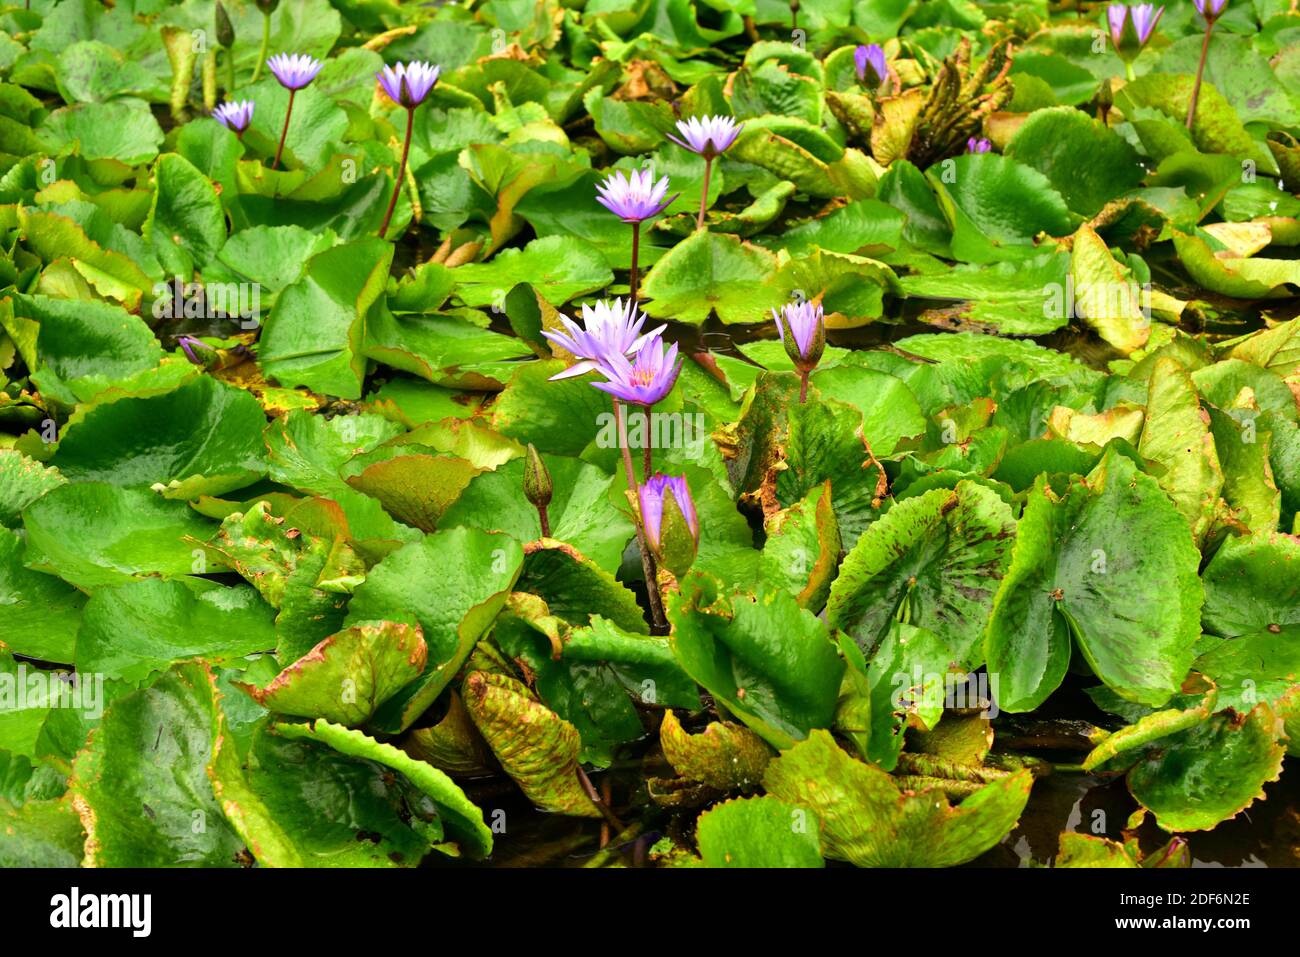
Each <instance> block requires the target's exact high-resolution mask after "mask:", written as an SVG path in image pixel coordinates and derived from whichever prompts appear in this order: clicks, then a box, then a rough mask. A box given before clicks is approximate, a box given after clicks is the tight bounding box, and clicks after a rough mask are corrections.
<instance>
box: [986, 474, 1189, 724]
mask: <svg viewBox="0 0 1300 957" xmlns="http://www.w3.org/2000/svg"><path fill="white" fill-rule="evenodd" d="M1199 563H1200V554H1199V552H1198V551H1197V549H1196V546H1195V545H1194V544H1193V543H1192V539H1191V536H1190V535H1188V533H1187V527H1186V523H1185V522H1184V521H1183V520H1182V518H1181V517H1180V516H1179V515H1178V513H1177V511H1176V510H1175V507H1174V506H1173V504H1172V503H1171V502H1170V501H1169V500H1168V499H1167V498H1166V497H1165V495H1164V493H1163V492H1161V491H1160V489H1159V487H1158V486H1157V484H1156V482H1155V480H1154V479H1152V478H1150V477H1149V476H1146V475H1143V474H1142V473H1141V472H1139V471H1138V470H1137V468H1136V466H1134V465H1133V463H1132V461H1131V460H1129V459H1128V458H1126V457H1125V456H1123V455H1122V454H1120V453H1118V452H1117V451H1115V450H1114V449H1112V450H1110V451H1108V452H1107V453H1106V455H1105V457H1104V458H1103V459H1102V460H1101V462H1100V463H1099V464H1098V465H1097V467H1096V468H1095V469H1094V470H1093V472H1092V473H1091V474H1090V475H1089V476H1088V477H1087V478H1086V479H1083V480H1081V481H1076V480H1071V481H1070V483H1069V485H1068V486H1067V487H1066V488H1065V489H1064V490H1057V489H1055V488H1054V487H1053V486H1052V485H1050V484H1049V483H1048V482H1047V480H1046V479H1043V478H1040V479H1039V480H1038V482H1037V483H1036V484H1035V486H1034V489H1033V491H1032V492H1031V493H1030V495H1029V501H1028V504H1027V505H1026V506H1025V512H1024V515H1023V516H1022V517H1021V519H1020V526H1019V529H1018V533H1017V536H1016V543H1015V547H1014V549H1013V550H1012V553H1011V568H1010V569H1009V570H1008V572H1007V575H1006V577H1005V578H1004V579H1003V580H1002V585H1001V588H1000V589H999V590H998V594H997V597H996V598H995V599H994V604H993V614H992V617H991V619H990V620H989V626H988V634H987V637H986V640H985V653H986V655H987V658H988V665H989V672H990V673H991V674H997V675H998V676H999V682H1000V687H999V689H998V704H999V705H1000V706H1001V708H1002V709H1003V710H1005V711H1029V710H1032V709H1033V708H1035V707H1037V706H1038V705H1039V704H1041V703H1042V702H1043V701H1044V700H1045V699H1046V698H1047V696H1048V695H1050V694H1051V693H1052V691H1054V690H1055V689H1056V687H1057V685H1059V684H1060V682H1061V680H1062V678H1063V677H1064V676H1065V671H1066V668H1067V666H1068V665H1069V662H1070V651H1071V646H1072V645H1073V646H1077V647H1078V649H1079V650H1080V651H1081V652H1082V653H1083V656H1084V659H1085V660H1086V661H1087V662H1088V664H1089V666H1091V668H1092V670H1093V671H1094V672H1095V673H1096V675H1097V676H1098V677H1099V678H1101V680H1102V681H1103V682H1105V683H1106V685H1107V686H1108V687H1109V688H1111V689H1112V690H1113V691H1115V692H1116V693H1117V694H1118V695H1120V696H1121V697H1122V698H1124V699H1126V700H1129V701H1136V702H1139V703H1141V704H1146V705H1149V706H1151V707H1159V706H1160V705H1162V704H1164V703H1165V702H1166V701H1168V700H1169V698H1170V697H1172V696H1173V695H1174V694H1175V693H1176V692H1177V690H1178V688H1179V686H1180V684H1181V683H1182V680H1183V677H1184V676H1185V675H1186V674H1187V668H1188V666H1189V665H1190V664H1191V658H1192V651H1191V649H1192V645H1193V644H1194V643H1195V642H1196V639H1197V638H1198V637H1199V635H1200V609H1201V601H1202V592H1201V584H1200V580H1199V579H1198V578H1197V575H1196V570H1197V567H1198V565H1199Z"/></svg>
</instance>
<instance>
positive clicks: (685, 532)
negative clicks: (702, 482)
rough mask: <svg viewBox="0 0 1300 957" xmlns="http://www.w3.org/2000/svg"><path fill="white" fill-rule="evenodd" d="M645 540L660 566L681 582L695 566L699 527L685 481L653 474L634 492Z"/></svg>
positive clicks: (675, 477)
mask: <svg viewBox="0 0 1300 957" xmlns="http://www.w3.org/2000/svg"><path fill="white" fill-rule="evenodd" d="M637 495H638V498H639V500H640V505H641V521H642V524H643V525H644V527H645V535H646V540H647V542H648V543H649V545H650V549H651V551H653V552H654V554H655V558H656V559H657V560H658V562H659V565H660V566H661V567H663V568H666V569H667V570H668V571H670V572H672V573H673V575H674V576H676V577H677V578H681V577H682V576H683V575H685V574H686V573H687V572H688V571H689V570H690V567H691V565H692V564H694V562H695V553H696V550H697V549H698V548H699V544H700V523H699V519H698V518H697V517H696V514H695V503H694V502H693V501H692V500H691V490H690V488H689V486H687V484H686V478H685V477H684V476H681V475H677V476H668V475H662V474H655V475H653V476H651V477H650V480H649V481H648V482H646V483H645V484H644V485H642V486H641V487H640V488H639V489H637Z"/></svg>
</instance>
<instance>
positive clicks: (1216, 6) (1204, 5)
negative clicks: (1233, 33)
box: [1193, 0, 1228, 23]
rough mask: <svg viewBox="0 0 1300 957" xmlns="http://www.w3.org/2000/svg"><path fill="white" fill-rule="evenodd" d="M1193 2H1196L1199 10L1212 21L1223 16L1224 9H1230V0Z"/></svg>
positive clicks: (1194, 0)
mask: <svg viewBox="0 0 1300 957" xmlns="http://www.w3.org/2000/svg"><path fill="white" fill-rule="evenodd" d="M1193 2H1194V3H1195V4H1196V10H1197V12H1198V13H1200V15H1201V16H1203V17H1205V19H1206V20H1208V21H1210V22H1211V23H1213V22H1214V21H1215V20H1217V19H1219V17H1221V16H1223V11H1224V10H1226V9H1228V0H1193Z"/></svg>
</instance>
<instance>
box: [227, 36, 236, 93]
mask: <svg viewBox="0 0 1300 957" xmlns="http://www.w3.org/2000/svg"><path fill="white" fill-rule="evenodd" d="M226 92H227V93H228V94H230V95H231V96H234V94H235V48H234V47H231V48H230V49H229V50H227V51H226Z"/></svg>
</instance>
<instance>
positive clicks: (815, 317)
mask: <svg viewBox="0 0 1300 957" xmlns="http://www.w3.org/2000/svg"><path fill="white" fill-rule="evenodd" d="M772 318H774V319H775V320H776V331H777V335H779V336H780V337H781V343H782V345H784V346H785V354H786V355H787V356H789V357H790V361H791V362H792V363H794V367H795V368H796V369H798V370H799V371H800V372H803V373H807V372H811V371H812V370H813V369H815V368H817V363H818V362H820V361H821V358H822V353H823V352H824V351H825V350H826V322H825V318H824V316H823V312H822V306H821V303H819V302H806V301H801V302H792V303H787V304H786V305H785V306H784V307H782V309H781V311H780V312H777V311H776V310H775V309H773V310H772Z"/></svg>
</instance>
